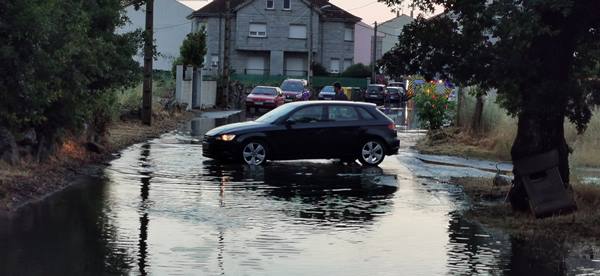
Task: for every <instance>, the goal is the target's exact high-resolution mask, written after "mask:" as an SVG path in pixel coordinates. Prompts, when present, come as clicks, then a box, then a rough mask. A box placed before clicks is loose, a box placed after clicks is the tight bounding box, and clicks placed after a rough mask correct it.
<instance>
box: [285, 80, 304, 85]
mask: <svg viewBox="0 0 600 276" xmlns="http://www.w3.org/2000/svg"><path fill="white" fill-rule="evenodd" d="M283 82H301V83H302V84H303V85H306V84H307V83H308V81H307V80H303V79H286V80H284V81H283Z"/></svg>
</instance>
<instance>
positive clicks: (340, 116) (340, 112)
mask: <svg viewBox="0 0 600 276" xmlns="http://www.w3.org/2000/svg"><path fill="white" fill-rule="evenodd" d="M357 120H358V112H356V109H354V107H352V106H343V105H332V106H329V121H336V122H340V121H357Z"/></svg>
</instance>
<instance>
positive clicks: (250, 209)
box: [0, 120, 598, 275]
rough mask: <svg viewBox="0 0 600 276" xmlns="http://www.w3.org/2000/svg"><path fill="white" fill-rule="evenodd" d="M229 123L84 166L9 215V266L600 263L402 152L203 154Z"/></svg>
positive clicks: (549, 267) (385, 269) (237, 271)
mask: <svg viewBox="0 0 600 276" xmlns="http://www.w3.org/2000/svg"><path fill="white" fill-rule="evenodd" d="M220 123H224V122H220ZM220 123H219V122H215V121H213V120H196V121H194V122H193V123H192V124H191V125H190V126H189V127H188V129H184V130H183V131H182V132H176V133H171V134H168V135H164V136H163V137H162V138H160V139H156V140H153V141H150V142H148V143H145V144H140V145H135V146H132V147H130V148H128V149H126V150H124V151H123V152H122V153H121V156H120V158H118V159H116V160H114V161H113V162H111V165H110V166H109V167H108V168H107V169H106V170H105V174H104V177H103V178H101V179H98V178H86V179H84V180H83V181H82V182H85V183H82V184H81V185H75V186H74V187H73V188H71V189H69V190H68V191H66V192H64V193H61V194H59V195H57V196H55V197H53V198H52V199H51V200H48V201H45V202H44V203H42V204H39V205H37V206H34V207H32V208H31V209H30V210H26V211H25V212H24V214H23V215H22V216H20V217H18V218H17V219H15V220H12V221H6V222H5V223H4V224H3V225H2V227H0V275H22V274H26V275H27V274H37V275H83V274H88V275H89V274H136V275H145V274H153V275H370V274H377V275H439V274H482V275H485V274H514V275H519V274H531V273H535V272H540V271H541V272H544V273H545V274H552V275H556V274H567V272H569V271H577V269H578V267H582V269H583V270H581V269H580V270H579V271H592V272H593V271H598V270H597V269H598V266H594V265H591V264H594V261H593V260H594V258H597V255H598V252H595V253H596V255H595V256H594V255H593V253H594V251H593V250H592V251H591V255H590V254H588V253H590V252H584V253H581V255H578V256H573V254H571V255H569V253H563V254H560V256H552V254H546V256H551V257H549V258H551V260H560V261H559V262H558V263H556V262H553V261H548V260H547V259H544V258H543V257H542V258H540V257H537V259H536V258H533V257H531V256H530V255H529V254H531V255H532V256H540V255H539V254H538V255H535V254H534V253H535V251H536V250H545V251H549V252H555V251H557V252H567V251H568V250H564V249H562V248H558V249H557V248H556V247H552V246H550V247H548V246H546V247H544V246H540V245H539V244H535V245H533V246H532V244H531V243H527V242H523V241H516V240H513V239H511V238H510V237H509V236H506V235H503V234H490V233H488V232H486V231H485V230H483V229H481V227H479V226H477V225H474V224H472V223H469V222H467V221H465V220H464V219H463V218H462V217H461V215H460V212H458V211H456V210H457V209H460V206H462V204H463V203H462V202H463V201H462V192H461V191H460V190H459V189H456V188H453V187H449V186H448V185H446V184H442V183H438V182H436V181H435V180H432V179H416V178H414V177H412V176H411V174H410V172H409V171H408V170H406V169H405V168H403V167H402V166H401V165H399V164H398V161H397V160H395V158H393V157H391V158H388V159H387V160H386V161H385V162H384V163H383V164H382V168H370V169H366V168H362V167H360V166H358V165H352V166H348V165H343V164H340V163H337V162H331V161H310V162H309V161H300V162H272V163H271V164H269V165H268V166H266V167H249V166H244V165H235V164H218V163H216V162H214V161H211V160H207V159H205V158H203V157H202V154H201V151H202V149H201V146H200V145H198V144H196V142H197V141H196V140H195V139H198V138H197V137H201V135H202V133H203V132H204V131H205V130H206V129H210V128H212V127H214V125H215V124H220ZM586 254H587V255H586ZM594 267H595V268H594ZM585 269H588V270H585ZM594 269H596V270H594ZM531 275H533V274H531Z"/></svg>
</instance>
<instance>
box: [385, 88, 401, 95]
mask: <svg viewBox="0 0 600 276" xmlns="http://www.w3.org/2000/svg"><path fill="white" fill-rule="evenodd" d="M388 92H389V93H392V94H398V92H400V91H398V88H388Z"/></svg>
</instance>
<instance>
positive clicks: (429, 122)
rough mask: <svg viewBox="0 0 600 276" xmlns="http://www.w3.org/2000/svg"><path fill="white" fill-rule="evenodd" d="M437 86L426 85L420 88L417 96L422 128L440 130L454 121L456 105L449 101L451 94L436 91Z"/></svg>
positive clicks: (418, 114)
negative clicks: (453, 114) (453, 115)
mask: <svg viewBox="0 0 600 276" xmlns="http://www.w3.org/2000/svg"><path fill="white" fill-rule="evenodd" d="M436 90H437V87H436V84H433V83H426V84H423V85H421V86H420V87H419V89H418V91H417V93H416V96H415V104H416V112H417V116H418V117H419V120H420V123H421V127H423V128H427V129H429V130H433V129H440V128H441V127H442V126H444V124H446V123H447V122H449V121H450V120H451V119H452V113H453V111H454V107H455V103H454V102H452V101H450V100H448V97H449V93H448V92H444V93H439V92H437V91H436Z"/></svg>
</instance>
